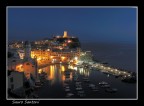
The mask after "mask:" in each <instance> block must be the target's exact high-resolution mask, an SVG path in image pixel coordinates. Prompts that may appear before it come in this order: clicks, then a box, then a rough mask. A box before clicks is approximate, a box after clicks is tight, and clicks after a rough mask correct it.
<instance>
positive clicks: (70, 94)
mask: <svg viewBox="0 0 144 106" xmlns="http://www.w3.org/2000/svg"><path fill="white" fill-rule="evenodd" d="M73 95H74V94H73V93H67V95H66V97H71V96H73Z"/></svg>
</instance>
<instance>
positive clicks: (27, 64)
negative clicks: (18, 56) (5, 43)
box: [23, 41, 38, 79]
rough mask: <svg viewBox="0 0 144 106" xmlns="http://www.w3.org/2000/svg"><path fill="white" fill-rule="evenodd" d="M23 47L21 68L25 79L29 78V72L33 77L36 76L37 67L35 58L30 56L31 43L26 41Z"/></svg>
mask: <svg viewBox="0 0 144 106" xmlns="http://www.w3.org/2000/svg"><path fill="white" fill-rule="evenodd" d="M24 47H25V48H24V49H25V57H24V60H23V70H24V73H25V76H26V78H27V79H29V78H30V74H32V75H33V77H34V78H35V79H37V78H38V74H37V73H38V72H37V70H38V67H37V58H36V57H35V58H34V59H32V58H31V44H30V43H29V42H28V41H26V42H25V45H24Z"/></svg>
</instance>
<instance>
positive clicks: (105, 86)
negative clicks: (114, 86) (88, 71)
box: [101, 84, 110, 88]
mask: <svg viewBox="0 0 144 106" xmlns="http://www.w3.org/2000/svg"><path fill="white" fill-rule="evenodd" d="M101 87H102V88H109V87H110V85H109V84H105V85H101Z"/></svg>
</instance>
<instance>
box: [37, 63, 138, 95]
mask: <svg viewBox="0 0 144 106" xmlns="http://www.w3.org/2000/svg"><path fill="white" fill-rule="evenodd" d="M68 69H74V70H75V73H77V75H78V77H79V79H80V81H81V82H82V83H83V84H82V85H83V88H84V90H85V91H86V92H87V94H86V95H87V96H86V97H88V98H135V97H136V84H126V83H123V82H121V81H120V79H116V78H115V77H114V76H111V75H106V74H103V73H102V72H99V71H96V70H90V69H85V68H77V67H74V66H70V65H64V64H55V65H49V66H47V67H45V68H42V69H39V70H42V71H44V72H46V73H47V80H48V81H47V82H46V83H45V84H44V86H43V87H42V88H40V89H39V90H38V95H39V97H40V98H65V95H66V92H65V91H64V83H65V82H66V81H67V80H68V81H69V85H70V87H71V88H70V89H71V91H72V92H73V93H75V92H76V91H75V86H74V83H75V82H74V81H73V73H74V71H71V72H70V76H69V77H66V76H65V74H64V72H65V71H66V70H68ZM84 77H88V78H89V80H90V83H93V84H95V85H96V86H99V85H98V83H99V82H101V81H106V82H108V83H109V84H110V85H111V86H112V87H114V88H117V89H118V92H117V93H115V94H108V93H105V92H104V89H103V88H100V90H99V92H97V93H94V92H92V91H90V89H89V88H88V87H87V85H86V84H85V83H84V82H83V78H84ZM75 97H77V96H74V98H75Z"/></svg>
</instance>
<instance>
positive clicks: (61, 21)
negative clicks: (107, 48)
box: [8, 8, 136, 43]
mask: <svg viewBox="0 0 144 106" xmlns="http://www.w3.org/2000/svg"><path fill="white" fill-rule="evenodd" d="M64 30H67V31H68V34H69V35H73V36H77V37H79V39H80V41H81V42H128V43H135V41H136V8H9V9H8V39H9V40H37V39H42V38H45V37H49V38H50V37H51V35H63V31H64Z"/></svg>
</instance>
